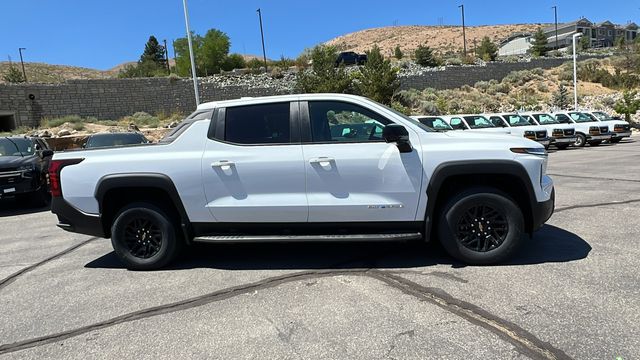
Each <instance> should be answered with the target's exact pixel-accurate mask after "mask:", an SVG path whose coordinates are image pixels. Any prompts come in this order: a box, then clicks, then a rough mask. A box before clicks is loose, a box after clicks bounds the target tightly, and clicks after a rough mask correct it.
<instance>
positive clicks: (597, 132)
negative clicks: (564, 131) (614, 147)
mask: <svg viewBox="0 0 640 360" xmlns="http://www.w3.org/2000/svg"><path fill="white" fill-rule="evenodd" d="M553 115H554V116H555V118H556V120H558V121H559V122H561V123H563V124H569V125H571V126H573V127H575V129H576V142H575V143H574V145H575V146H576V147H583V146H585V145H586V144H589V145H591V146H598V145H600V144H602V142H603V141H608V140H611V133H610V132H609V125H603V124H602V123H600V122H598V121H594V120H593V119H591V118H590V117H588V116H587V115H585V114H583V113H581V112H577V111H559V112H556V113H553Z"/></svg>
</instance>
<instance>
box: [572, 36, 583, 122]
mask: <svg viewBox="0 0 640 360" xmlns="http://www.w3.org/2000/svg"><path fill="white" fill-rule="evenodd" d="M581 36H582V34H581V33H575V34H573V103H574V110H575V111H578V65H577V57H576V40H578V39H579V38H580V37H581Z"/></svg>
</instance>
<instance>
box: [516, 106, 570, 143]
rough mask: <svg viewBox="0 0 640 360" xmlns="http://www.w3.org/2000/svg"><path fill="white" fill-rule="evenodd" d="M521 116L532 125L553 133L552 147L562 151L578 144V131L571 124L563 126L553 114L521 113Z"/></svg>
mask: <svg viewBox="0 0 640 360" xmlns="http://www.w3.org/2000/svg"><path fill="white" fill-rule="evenodd" d="M519 114H520V116H522V117H524V118H525V119H526V120H527V121H529V123H530V124H532V125H539V126H542V127H544V128H546V129H547V131H549V132H551V145H554V146H555V147H557V148H558V149H560V150H564V149H566V148H568V147H569V146H570V145H573V144H575V142H576V129H575V127H574V126H572V125H569V124H562V123H560V122H559V121H558V120H556V118H555V117H553V115H551V114H547V113H544V112H536V111H531V112H521V113H519Z"/></svg>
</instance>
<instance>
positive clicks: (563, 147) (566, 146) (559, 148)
mask: <svg viewBox="0 0 640 360" xmlns="http://www.w3.org/2000/svg"><path fill="white" fill-rule="evenodd" d="M556 147H557V148H558V150H566V149H567V148H568V147H569V144H558V145H556Z"/></svg>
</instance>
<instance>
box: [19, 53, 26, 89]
mask: <svg viewBox="0 0 640 360" xmlns="http://www.w3.org/2000/svg"><path fill="white" fill-rule="evenodd" d="M22 50H27V48H18V52H19V53H20V64H21V65H22V76H23V77H24V82H27V72H26V71H24V61H23V60H22Z"/></svg>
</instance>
